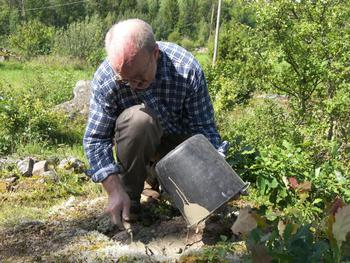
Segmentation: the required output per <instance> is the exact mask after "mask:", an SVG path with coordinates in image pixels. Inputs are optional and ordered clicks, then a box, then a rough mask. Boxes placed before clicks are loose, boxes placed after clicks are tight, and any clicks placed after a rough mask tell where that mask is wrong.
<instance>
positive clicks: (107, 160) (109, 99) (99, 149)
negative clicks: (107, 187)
mask: <svg viewBox="0 0 350 263" xmlns="http://www.w3.org/2000/svg"><path fill="white" fill-rule="evenodd" d="M116 119H117V103H116V96H115V95H114V94H113V93H112V92H111V91H110V89H108V87H101V86H100V84H99V83H98V82H97V81H96V80H94V81H93V82H92V94H91V99H90V110H89V118H88V122H87V126H86V131H85V135H84V140H83V144H84V150H85V154H86V156H87V159H88V161H89V164H90V170H88V171H87V175H88V176H90V177H91V179H92V180H93V181H94V182H102V181H103V180H105V179H106V178H107V177H108V176H109V175H110V174H112V173H121V172H122V168H121V166H120V165H118V164H117V163H116V162H115V159H114V157H113V137H114V129H115V122H116Z"/></svg>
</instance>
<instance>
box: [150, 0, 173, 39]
mask: <svg viewBox="0 0 350 263" xmlns="http://www.w3.org/2000/svg"><path fill="white" fill-rule="evenodd" d="M178 16H179V6H178V3H177V0H162V1H161V2H160V7H159V12H158V14H157V18H156V21H155V23H154V28H155V33H156V38H157V39H167V38H168V36H169V34H170V33H171V32H173V31H174V30H175V28H176V24H177V21H178Z"/></svg>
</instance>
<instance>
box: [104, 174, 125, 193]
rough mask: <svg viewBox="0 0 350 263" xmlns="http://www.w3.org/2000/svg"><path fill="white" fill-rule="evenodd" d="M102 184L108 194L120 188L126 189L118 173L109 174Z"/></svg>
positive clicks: (118, 190)
mask: <svg viewBox="0 0 350 263" xmlns="http://www.w3.org/2000/svg"><path fill="white" fill-rule="evenodd" d="M102 185H103V188H104V189H105V190H106V192H107V193H108V195H110V194H113V193H115V192H120V190H124V189H123V186H122V183H121V181H120V179H119V176H118V175H117V174H111V175H109V176H108V177H107V178H106V179H105V180H103V181H102Z"/></svg>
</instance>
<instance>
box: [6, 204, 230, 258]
mask: <svg viewBox="0 0 350 263" xmlns="http://www.w3.org/2000/svg"><path fill="white" fill-rule="evenodd" d="M106 202H107V200H106V198H105V197H103V198H97V199H93V200H86V199H85V200H84V199H81V198H73V197H71V198H69V199H68V200H67V201H66V202H64V203H62V204H61V205H59V206H55V207H52V209H51V210H50V212H49V213H50V214H49V218H48V219H47V220H45V221H29V222H26V223H22V224H20V225H17V226H15V227H12V228H10V229H5V230H2V231H1V233H0V236H1V237H2V238H1V240H0V261H5V262H24V261H26V262H52V261H57V260H59V261H62V260H63V261H66V262H96V261H99V262H105V261H117V260H120V261H121V260H124V262H133V261H143V262H164V261H166V262H172V261H176V260H178V259H179V258H180V257H181V256H182V255H183V254H186V253H190V252H191V251H192V252H193V251H197V250H199V249H201V248H202V247H203V246H205V245H210V244H214V243H215V242H218V241H220V236H222V235H225V236H227V237H228V238H229V237H230V235H231V232H230V230H229V228H230V226H231V225H232V221H231V222H229V221H230V220H227V218H224V217H222V216H218V215H216V216H213V217H211V218H210V219H209V220H208V221H207V222H206V223H205V224H204V223H201V224H200V225H198V227H197V229H188V228H187V226H186V222H185V220H184V219H183V218H182V217H181V216H180V214H179V212H178V211H177V210H176V209H175V208H172V207H171V206H169V205H166V204H164V203H163V204H160V203H153V204H152V205H151V206H148V207H144V209H143V210H144V211H145V212H144V213H143V217H142V219H141V220H139V221H138V222H136V223H133V224H132V228H133V233H134V236H133V242H131V240H130V236H129V234H128V233H126V231H125V230H124V231H123V230H122V231H121V230H119V229H118V228H117V227H115V226H113V225H112V224H111V222H110V220H109V217H108V216H107V215H105V214H104V212H103V210H104V207H105V204H106ZM122 262H123V261H122Z"/></svg>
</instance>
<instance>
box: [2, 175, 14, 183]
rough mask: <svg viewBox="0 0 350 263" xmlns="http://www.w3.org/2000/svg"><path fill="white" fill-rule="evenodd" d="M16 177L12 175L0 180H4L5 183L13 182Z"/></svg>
mask: <svg viewBox="0 0 350 263" xmlns="http://www.w3.org/2000/svg"><path fill="white" fill-rule="evenodd" d="M17 179H18V177H16V176H12V177H8V178H5V179H3V180H2V181H3V182H6V183H9V184H13V183H14V182H16V181H17Z"/></svg>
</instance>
